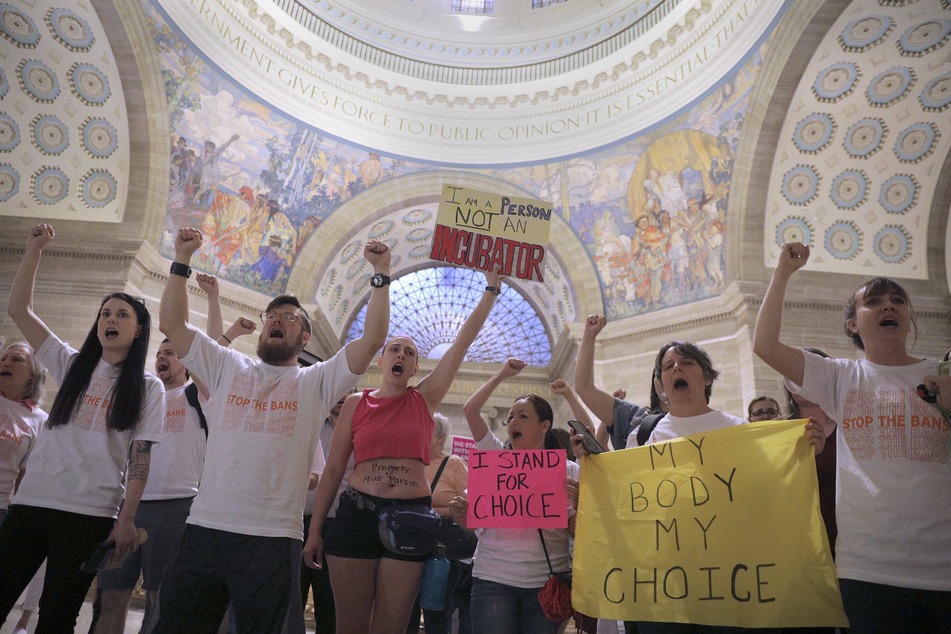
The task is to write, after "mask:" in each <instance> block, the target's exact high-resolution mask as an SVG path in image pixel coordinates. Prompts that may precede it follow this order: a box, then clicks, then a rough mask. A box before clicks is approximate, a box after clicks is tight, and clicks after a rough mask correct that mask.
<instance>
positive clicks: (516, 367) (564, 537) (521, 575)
mask: <svg viewBox="0 0 951 634" xmlns="http://www.w3.org/2000/svg"><path fill="white" fill-rule="evenodd" d="M525 366H526V363H525V362H524V361H522V360H521V359H515V358H511V359H508V360H506V362H505V363H504V364H503V365H502V367H501V368H500V369H499V371H498V372H496V373H495V374H494V375H492V377H490V378H489V380H487V381H486V382H485V383H484V384H483V385H482V387H480V388H479V389H478V390H476V392H475V393H474V394H473V395H472V396H471V397H469V400H468V401H466V404H465V405H464V406H463V411H464V412H465V414H466V422H467V423H468V424H469V430H470V431H471V432H472V438H473V440H475V441H476V447H477V448H478V449H482V450H484V451H495V450H501V449H506V448H511V449H516V450H523V449H564V447H563V446H562V445H561V444H560V443H559V442H558V439H557V438H556V437H555V435H554V434H553V433H552V431H551V429H552V425H553V424H554V415H553V414H552V408H551V404H549V402H548V401H547V400H545V399H544V398H542V397H541V396H538V395H537V394H524V395H522V396H520V397H518V398H517V399H515V402H514V403H512V407H511V408H510V409H509V413H508V416H507V417H506V422H505V431H506V433H507V435H508V440H507V441H503V440H502V439H500V438H498V437H497V436H496V435H495V434H494V433H492V431H491V430H490V429H489V425H488V423H486V421H485V419H484V418H482V410H483V409H484V408H485V405H486V403H487V402H488V400H489V398H490V397H491V396H492V393H493V392H494V391H495V390H496V388H498V387H499V385H501V384H502V383H503V382H504V381H506V380H507V379H509V378H511V377H513V376H515V375H517V374H518V373H519V372H521V371H522V370H523V369H524V368H525ZM565 462H566V472H565V475H566V481H565V488H566V490H567V491H568V500H569V509H568V512H569V520H568V529H567V530H565V529H563V528H551V529H549V528H546V529H543V530H540V531H539V530H536V529H531V528H484V529H478V530H477V531H476V532H477V533H478V534H479V545H478V546H477V547H476V552H475V558H474V563H473V566H472V608H471V613H472V618H473V625H474V624H476V623H478V624H479V626H480V628H481V631H486V632H494V633H495V634H546V633H547V634H555V632H558V628H559V625H560V624H559V623H554V622H552V621H550V620H548V617H546V616H545V612H544V611H543V609H542V606H541V604H540V603H539V602H538V592H539V591H540V590H541V589H542V586H544V585H545V582H546V581H548V575H549V571H550V570H552V569H553V570H555V571H557V572H564V571H567V570H568V569H569V568H570V567H571V559H570V557H569V548H568V537H569V535H570V536H572V537H573V536H574V532H575V516H574V507H575V503H576V502H577V499H578V489H577V482H578V473H579V468H578V464H577V463H575V462H571V461H568V460H566V461H565ZM450 509H451V510H452V512H453V519H455V520H456V521H457V522H460V523H462V522H465V513H466V510H467V509H468V501H467V499H466V498H465V497H463V496H459V497H456V498H453V500H452V502H451V503H450ZM549 565H550V566H551V568H549Z"/></svg>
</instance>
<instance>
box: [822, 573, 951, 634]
mask: <svg viewBox="0 0 951 634" xmlns="http://www.w3.org/2000/svg"><path fill="white" fill-rule="evenodd" d="M839 591H840V592H841V593H842V603H843V605H844V606H845V615H846V616H848V617H849V632H850V633H851V634H879V633H881V634H886V633H887V634H902V633H904V632H908V633H909V634H912V633H914V634H919V633H922V632H947V631H948V628H949V627H951V592H942V591H940V590H916V589H914V588H899V587H898V586H886V585H882V584H880V583H869V582H867V581H856V580H854V579H839Z"/></svg>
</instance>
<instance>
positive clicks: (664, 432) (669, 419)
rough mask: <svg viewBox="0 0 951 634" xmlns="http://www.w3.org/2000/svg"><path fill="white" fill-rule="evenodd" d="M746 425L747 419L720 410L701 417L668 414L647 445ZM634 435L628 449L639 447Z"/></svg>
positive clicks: (628, 441)
mask: <svg viewBox="0 0 951 634" xmlns="http://www.w3.org/2000/svg"><path fill="white" fill-rule="evenodd" d="M745 424H746V419H745V418H739V417H737V416H733V415H732V414H725V413H723V412H721V411H720V410H718V409H714V410H711V411H709V412H707V413H706V414H700V415H699V416H674V415H673V414H667V415H666V416H664V417H663V418H661V419H660V420H659V421H657V425H655V426H654V431H652V432H651V435H650V437H649V438H648V439H647V444H648V445H650V444H652V443H655V442H664V441H665V440H674V439H675V438H683V437H684V436H690V435H691V434H702V433H703V432H707V431H713V430H714V429H722V428H724V427H730V426H732V425H745ZM632 434H633V438H632V437H631V436H628V437H627V446H628V447H632V446H633V447H636V446H637V434H636V433H635V432H632ZM632 440H633V442H634V444H633V445H632V444H631V442H632Z"/></svg>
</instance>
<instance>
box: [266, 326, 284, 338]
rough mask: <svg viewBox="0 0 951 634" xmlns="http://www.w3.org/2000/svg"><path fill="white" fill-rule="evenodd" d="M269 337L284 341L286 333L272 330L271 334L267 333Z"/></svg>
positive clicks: (276, 329)
mask: <svg viewBox="0 0 951 634" xmlns="http://www.w3.org/2000/svg"><path fill="white" fill-rule="evenodd" d="M267 336H268V337H273V338H276V339H283V338H284V331H283V330H281V329H280V328H271V331H270V332H269V333H267Z"/></svg>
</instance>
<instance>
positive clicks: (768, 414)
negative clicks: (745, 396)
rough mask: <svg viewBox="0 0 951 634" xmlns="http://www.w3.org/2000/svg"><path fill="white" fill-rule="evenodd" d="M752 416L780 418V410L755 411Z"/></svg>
mask: <svg viewBox="0 0 951 634" xmlns="http://www.w3.org/2000/svg"><path fill="white" fill-rule="evenodd" d="M752 416H753V417H754V418H772V417H773V416H779V410H778V409H773V408H772V407H771V408H769V409H755V410H753V414H752Z"/></svg>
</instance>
